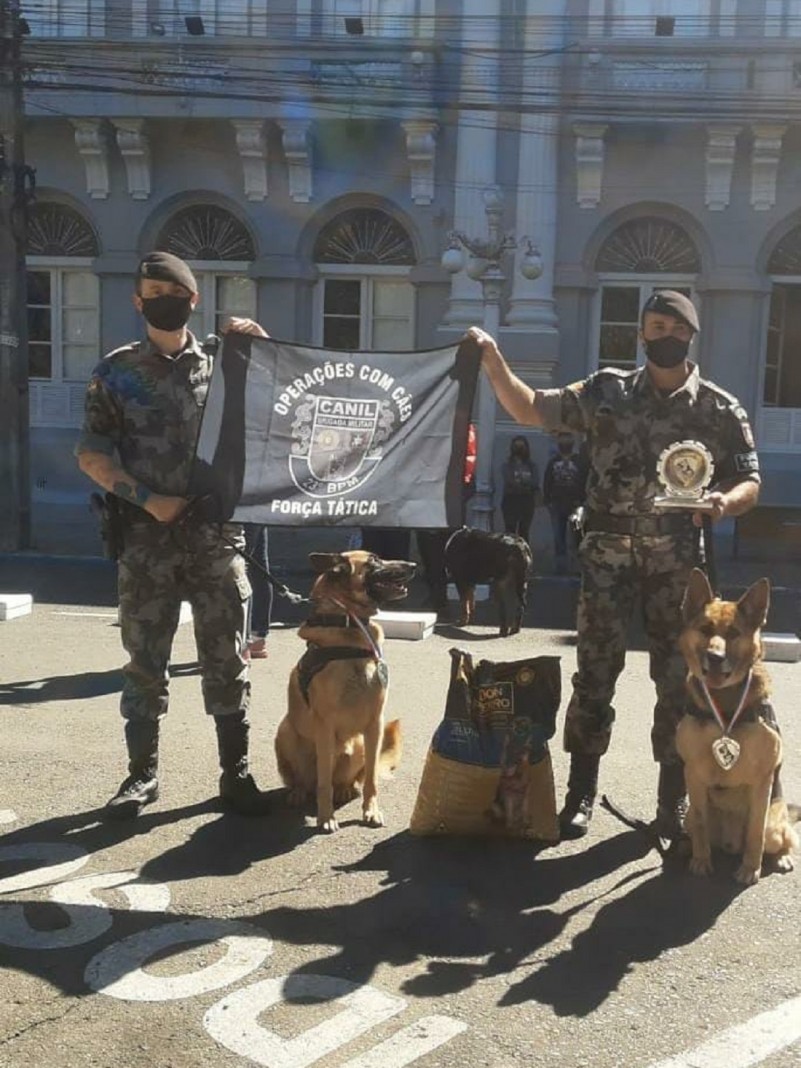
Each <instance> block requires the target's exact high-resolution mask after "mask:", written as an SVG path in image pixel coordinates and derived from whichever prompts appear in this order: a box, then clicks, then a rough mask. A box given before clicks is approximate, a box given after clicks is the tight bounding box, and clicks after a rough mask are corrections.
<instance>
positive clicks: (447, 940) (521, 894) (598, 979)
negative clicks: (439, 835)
mask: <svg viewBox="0 0 801 1068" xmlns="http://www.w3.org/2000/svg"><path fill="white" fill-rule="evenodd" d="M647 854H648V846H647V845H646V844H645V843H644V841H643V839H642V837H641V836H640V835H638V834H636V833H628V832H627V833H624V834H622V835H618V836H617V837H615V838H611V839H606V840H604V841H602V842H598V843H597V844H595V845H593V846H591V847H590V848H589V849H586V850H584V851H581V852H578V853H574V854H571V855H569V856H539V857H537V858H536V859H535V857H534V856H533V855H532V847H531V844H528V845H527V844H526V843H523V842H519V843H514V842H508V841H506V842H477V841H475V840H470V841H464V842H461V841H458V840H443V839H428V840H426V839H416V838H413V837H411V836H410V835H409V834H408V833H406V832H404V833H402V834H400V835H396V836H395V837H394V838H391V839H389V840H387V841H385V842H382V843H381V844H380V845H379V846H377V847H376V848H375V849H374V850H373V852H372V853H371V854H370V855H369V856H368V857H366V858H365V860H363V861H361V862H359V863H358V864H356V865H353V866H352V867H350V868H347V869H344V870H346V871H365V870H367V871H386V878H385V879H384V880H383V883H384V885H385V886H386V889H384V890H382V891H381V892H379V893H378V894H376V895H375V896H373V897H370V898H366V899H364V900H362V901H359V902H354V903H350V904H344V905H340V906H329V907H326V908H320V909H288V908H278V909H275V910H273V911H272V912H268V913H265V914H263V915H262V916H261V917H259V922H264V924H265V926H266V927H267V929H268V930H269V931H270V933H271V934H272V935H273V936H274V937H276V938H279V939H282V940H284V941H287V942H291V943H295V944H302V945H315V944H317V943H325V942H327V943H328V944H330V943H331V941H332V939H333V937H334V932H338V931H341V932H342V936H341V937H342V945H341V948H340V949H338V950H337V952H336V953H334V954H333V955H331V956H328V957H326V958H323V959H320V960H315V961H312V962H310V963H309V964H308V965H305V966H304V967H303V968H301V969H299V972H300V973H303V972H306V971H308V972H311V973H323V974H326V975H341V976H342V977H348V978H350V979H358V980H360V981H363V982H368V981H369V979H370V977H371V976H372V974H373V973H374V972H375V970H376V968H377V966H378V965H379V964H383V963H389V964H394V965H408V964H412V963H414V962H415V961H417V960H420V959H426V958H434V959H433V960H429V962H428V964H427V967H426V971H425V972H424V973H422V974H421V975H419V976H416V977H415V978H413V979H411V980H409V981H407V982H406V983H405V984H404V986H403V989H404V991H405V992H406V993H408V994H410V995H412V996H417V997H438V996H440V995H442V994H449V993H455V992H458V991H461V990H464V989H467V988H468V987H470V986H471V985H472V984H473V983H475V982H477V981H479V980H482V979H487V978H491V977H494V976H508V977H509V980H510V982H509V987H508V990H507V992H506V993H505V994H504V995H503V997H501V998H500V1000H499V1004H500V1005H502V1006H503V1005H516V1004H519V1003H521V1002H526V1001H540V1002H543V1003H545V1004H550V1005H552V1006H553V1007H554V1010H555V1011H556V1012H557V1013H558V1014H559V1015H575V1016H584V1015H587V1014H588V1013H590V1012H591V1011H592V1010H593V1009H595V1008H597V1007H598V1005H600V1004H601V1003H602V1002H603V1001H604V1000H605V999H606V998H607V997H608V996H609V995H610V994H611V993H612V992H613V991H614V990H615V989H616V988H617V986H618V985H619V983H620V981H621V979H622V978H623V976H625V975H626V973H627V972H628V971H629V969H630V968H631V965H632V964H633V963H634V962H635V961H641V960H651V959H653V958H655V957H657V956H659V954H660V953H662V952H664V951H665V950H666V949H670V948H672V947H674V946H678V945H683V944H685V943H687V942H691V941H693V940H694V939H696V938H698V937H699V936H700V935H701V934H703V933H704V932H705V931H706V930H708V929H709V927H711V926H712V925H713V924H714V923H715V921H716V920H717V918H718V916H719V915H720V914H721V913H722V912H723V911H724V910H725V909H726V907H727V906H728V905H729V904H730V903H731V902H732V900H733V899H734V898H735V896H736V895H737V893H738V892H739V888H737V887H736V886H734V885H733V884H732V883H731V882H729V881H728V880H727V881H726V882H725V884H722V883H720V882H717V881H714V880H709V881H707V882H705V883H704V884H700V883H699V882H698V881H697V880H694V879H690V878H689V877H688V876H687V875H686V873H683V872H682V873H681V874H680V875H675V874H673V875H672V874H669V873H666V872H663V871H662V868H661V864H660V865H658V866H657V865H656V864H654V865H652V866H651V867H650V868H646V869H644V870H641V871H638V872H635V873H632V874H629V875H627V876H625V877H624V878H622V879H621V881H620V882H618V883H617V885H616V886H615V887H614V888H613V889H612V890H608V891H606V894H605V895H604V896H608V895H610V894H613V893H618V892H619V891H620V890H621V889H622V888H623V887H625V886H626V885H627V884H628V883H629V882H632V881H639V880H641V879H642V878H643V876H645V875H648V874H649V873H651V878H649V879H648V880H647V881H646V882H644V883H643V882H639V884H638V885H637V886H635V887H634V889H632V890H630V891H629V892H628V893H626V894H625V895H624V896H621V897H617V898H616V899H614V900H613V901H611V902H610V903H609V904H608V905H606V906H603V907H602V908H601V910H600V912H598V914H597V915H596V917H595V920H594V921H593V923H592V925H591V927H590V928H589V930H588V931H586V932H583V933H582V934H580V935H578V936H577V937H576V939H575V940H574V942H573V944H572V946H571V948H570V949H569V950H567V951H565V952H564V953H561V954H559V955H558V956H557V957H555V958H553V959H552V960H550V961H548V962H546V963H545V964H544V965H542V966H539V965H538V964H537V963H536V962H535V961H532V960H531V958H532V957H534V956H536V955H537V954H538V953H540V952H541V951H542V950H543V949H544V948H545V947H546V946H547V945H548V944H549V943H550V942H552V941H553V940H554V939H555V938H556V937H557V936H558V935H560V934H561V932H562V931H563V929H564V928H565V926H566V924H567V923H568V921H569V920H570V919H571V918H572V917H573V916H575V915H577V914H578V913H580V912H581V911H582V910H584V909H586V908H587V907H588V905H591V904H593V903H594V902H596V901H598V900H599V895H597V894H596V895H595V896H593V894H592V884H593V882H595V881H596V880H598V879H599V878H602V877H604V876H607V875H609V874H611V873H612V872H614V871H616V870H617V869H618V868H620V867H622V866H623V865H625V864H628V863H631V862H633V861H636V860H640V859H643V858H644V857H645V856H646V855H647ZM581 887H586V888H587V891H588V893H587V897H586V899H585V900H584V901H583V902H582V903H581V904H578V905H575V906H574V907H572V908H570V909H567V910H565V911H563V912H556V911H555V910H553V909H551V908H549V907H547V906H549V905H552V904H554V903H556V902H558V901H559V900H560V899H561V897H562V896H563V895H564V894H566V893H568V892H569V891H572V890H576V889H578V888H581ZM454 957H465V958H486V959H485V960H484V961H478V962H477V961H475V960H473V959H470V960H465V961H458V960H454V959H453V958H454ZM436 958H440V959H439V960H438V959H436ZM443 958H444V959H443ZM516 973H520V978H519V979H516V978H515V975H516Z"/></svg>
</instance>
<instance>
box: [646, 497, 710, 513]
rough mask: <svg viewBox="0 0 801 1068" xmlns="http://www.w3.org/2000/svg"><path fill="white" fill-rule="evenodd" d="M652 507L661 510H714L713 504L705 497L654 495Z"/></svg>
mask: <svg viewBox="0 0 801 1068" xmlns="http://www.w3.org/2000/svg"><path fill="white" fill-rule="evenodd" d="M654 508H655V509H656V510H658V511H662V512H714V511H715V504H714V502H713V501H710V500H709V499H708V498H707V497H696V498H695V500H693V498H691V497H655V498H654Z"/></svg>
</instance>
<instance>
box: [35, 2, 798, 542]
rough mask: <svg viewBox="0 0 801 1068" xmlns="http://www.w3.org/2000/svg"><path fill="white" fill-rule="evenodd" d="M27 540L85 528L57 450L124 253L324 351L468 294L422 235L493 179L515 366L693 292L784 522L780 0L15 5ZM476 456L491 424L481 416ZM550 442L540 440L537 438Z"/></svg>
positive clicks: (439, 316) (469, 228)
mask: <svg viewBox="0 0 801 1068" xmlns="http://www.w3.org/2000/svg"><path fill="white" fill-rule="evenodd" d="M23 15H24V16H25V19H26V22H27V25H28V28H29V30H30V33H29V34H28V35H26V37H25V38H24V41H23V60H24V64H25V70H26V75H25V78H26V85H25V107H26V156H27V162H28V163H29V164H30V165H31V166H32V167H34V168H35V170H36V179H37V189H36V199H35V201H34V203H33V204H32V207H31V215H30V227H29V242H28V257H27V265H28V332H29V369H30V397H31V408H30V419H31V477H32V501H33V539H34V544H35V546H36V547H37V548H39V549H42V550H44V551H64V550H67V551H73V552H80V551H87V552H88V551H92V550H93V547H94V546H96V534H95V532H94V529H93V521H92V518H91V516H90V515H89V512H88V509H87V508H86V503H85V502H86V498H87V493H88V490H89V486H88V483H87V482H86V480H85V479H83V477H82V476H81V475H80V474H79V473H78V472H77V469H76V467H75V464H74V460H73V458H72V455H71V450H72V445H73V442H74V439H75V434H76V429H77V427H78V426H79V424H80V420H81V414H82V407H83V390H84V384H85V381H86V378H87V375H88V373H89V371H90V370H91V367H92V366H93V365H94V363H95V362H96V361H97V359H98V357H99V356H100V355H102V354H103V353H104V352H106V351H108V350H110V349H111V348H114V347H115V346H117V345H120V344H123V343H124V342H126V341H128V340H131V339H133V338H135V337H137V336H139V334H140V330H141V324H140V321H139V320H138V317H137V315H136V313H135V311H134V308H133V305H132V303H131V291H132V275H133V271H134V269H135V267H136V263H137V261H138V259H139V257H140V256H141V255H142V254H143V253H145V252H147V251H149V250H151V249H153V248H157V247H158V248H166V249H169V250H170V251H173V252H175V253H177V254H178V255H180V256H182V257H183V258H185V259H187V260H188V261H189V262H190V263H191V264H192V266H193V268H194V270H195V272H196V274H197V276H198V279H199V281H200V285H201V303H200V305H199V308H198V310H197V312H196V315H195V318H194V321H193V324H192V325H193V329H194V330H195V332H196V333H198V334H200V335H204V334H207V333H210V332H213V331H215V330H216V329H217V327H218V325H219V322H220V319H221V318H222V317H225V316H226V315H228V314H239V315H247V316H250V317H254V318H257V319H258V320H259V321H260V322H261V323H263V324H264V326H265V327H266V328H267V329H268V330H269V332H270V333H271V334H273V335H274V336H277V337H282V338H285V339H289V340H298V341H304V342H312V343H316V344H325V345H327V346H333V347H338V348H376V349H381V348H398V347H400V348H410V349H411V348H417V349H424V348H430V347H433V346H437V345H440V344H445V343H447V342H448V341H450V340H451V339H453V338H454V337H457V336H458V335H459V334H460V333H461V332H462V330H463V329H464V328H465V326H467V325H469V324H471V323H479V324H480V323H481V322H482V320H483V316H484V305H483V302H482V290H481V286H480V284H479V283H478V282H476V281H473V280H471V279H470V278H469V277H468V276H467V274H466V273H464V272H460V273H458V274H455V275H453V276H451V275H449V274H447V273H446V272H445V271H444V270H443V268H442V266H441V263H440V261H441V257H442V253H443V251H444V249H445V248H446V247H447V243H448V238H447V235H448V232H449V231H451V230H453V229H458V230H461V231H464V232H465V233H467V234H469V235H472V236H476V237H481V236H482V234H484V233H485V231H486V223H487V220H486V216H485V212H484V200H483V194H484V191H485V190H486V189H487V188H489V187H492V186H498V187H500V189H501V190H502V191H503V194H504V205H505V207H504V210H505V225H506V228H507V229H508V230H509V231H510V232H512V233H513V234H514V235H515V237H516V238H518V239H520V238H523V237H524V236H526V237H530V238H531V239H532V240H533V241H534V242H535V243H536V244H537V246H538V248H539V251H540V254H541V257H542V262H543V271H542V273H541V275H540V276H539V277H538V278H535V279H531V278H527V277H525V276H524V275H523V273H522V272H521V270H520V269H519V268H520V265H521V257H522V256H523V255H524V251H525V246H524V244H521V245H520V246H519V251H518V252H516V253H510V254H509V256H508V257H507V262H506V271H505V273H506V275H507V281H506V285H505V292H504V297H503V302H502V320H501V342H502V347H503V348H504V350H505V351H506V352H507V354H508V356H509V358H510V362H511V363H512V365H513V366H514V368H515V370H516V371H517V372H518V373H519V374H520V375H521V376H522V377H523V378H524V379H525V380H526V381H528V382H529V383H530V384H531V385H532V386H553V385H561V384H565V383H567V382H571V381H575V380H576V379H578V378H581V377H584V376H585V375H586V374H588V373H590V372H592V371H593V370H595V369H596V368H598V367H600V366H606V365H615V366H620V367H631V366H633V365H634V364H635V363H636V362H637V361H638V360H641V359H642V355H641V353H640V352H639V351H638V347H637V341H636V332H637V324H638V320H639V312H640V308H641V306H642V303H643V302H644V300H645V299H647V296H648V295H649V293H650V292H651V291H652V290H653V289H654V288H655V287H665V286H670V287H672V288H679V289H682V290H684V291H686V292H687V293H690V294H691V295H692V296H693V297H694V298H696V299H697V301H698V303H699V307H700V315H701V321H702V333H701V336H700V338H699V345H698V350H697V356H698V358H699V362H700V363H701V367H702V373H703V374H705V375H707V376H708V377H710V378H712V379H713V380H714V381H716V382H717V383H718V384H720V385H722V386H723V387H724V388H727V389H730V390H731V391H732V392H734V393H736V394H737V396H738V397H739V398H740V399H741V401H742V402H743V404H744V405H745V407H746V408H747V409H748V411H749V413H750V414H751V417H752V419H753V422H754V426H755V429H756V432H757V438H758V446H759V449H760V455H761V460H762V465H763V469H764V473H765V478H764V482H765V486H764V493H763V499H764V501H765V503H766V505H769V506H772V508H773V511H772V513H771V514H772V515H775V516H778V517H780V519H782V520H783V521H787V520H788V519H789V520H792V517H793V515H794V514H795V512H794V510H798V514H799V515H801V344H799V343H800V342H801V201H800V200H799V197H798V189H799V188H800V187H801V124H799V122H798V120H797V115H798V114H799V105H800V104H801V62H800V61H799V60H797V59H796V58H795V56H796V54H797V46H796V38H801V0H132V2H122V0H38V2H37V3H36V4H35V5H31V11H27V10H26V8H25V5H24V4H23ZM490 431H492V434H493V435H494V437H495V455H494V466H495V469H496V471H497V469H498V468H499V466H500V463H501V461H502V459H503V457H504V455H505V453H506V444H507V441H508V438H509V436H510V435H511V434H512V433H513V427H512V425H511V424H510V423H509V421H508V420H505V418H504V417H503V413H502V412H500V411H499V413H498V420H497V425H496V426H495V427H494V428H482V427H479V436H480V439H481V440H482V441H484V442H485V441H486V440H487V439H488V438H489V436H490ZM531 440H532V444H533V446H534V451H535V454H536V455H537V457H538V459H539V460H540V462H541V466H542V465H544V463H545V460H546V458H547V454H548V448H549V442H548V440H547V439H546V437H545V436H544V435H539V434H532V435H531Z"/></svg>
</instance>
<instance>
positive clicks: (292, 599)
mask: <svg viewBox="0 0 801 1068" xmlns="http://www.w3.org/2000/svg"><path fill="white" fill-rule="evenodd" d="M213 503H214V497H213V496H212V494H210V493H207V494H205V495H203V496H202V497H193V498H192V500H191V501H190V502H189V504H188V505H187V507H186V508H184V510H183V512H181V514H180V516H179V517H178V519H177V520H176V521H175V525H176V526H178V527H184V528H186V527H187V526H188V525H189V522H188V521H189V520H191V519H192V518H193V517H194V516H195V515H196V514H197V513H199V515H200V518H201V519H203V518H204V516H203V510H204V509H205V508H206V507H207V506H208V505H209V504H213ZM218 525H219V527H220V529H219V530H218V531H217V536H218V537H219V539H220V541H221V542H223V544H224V545H227V546H228V548H229V549H233V550H234V552H235V553H236V554H237V555H238V556H241V557H242V559H243V560H246V561H247V562H248V563H249V564H251V565H252V566H253V567H255V568H256V570H257V571H259V572H261V574H262V575H264V577H265V578H266V579H267V581H268V582H269V583H270V585H271V586H272V588H273V589H274V590H275V592H276V593H277V594H278V596H279V597H283V598H285V600H287V601H289V603H290V604H308V603H309V598H308V597H304V596H303V594H301V593H295V591H294V590H290V589H289V587H288V586H285V585H284V583H283V582H279V580H278V579H277V578H276V577H275V575H273V574H271V573H270V571H269V570H268V569H267V568H266V567H265V566H264V564H262V563H260V561H258V560H257V559H256V557H255V556H252V555H251V554H250V553H249V552H248V551H247V550H246V549H240V547H239V546H238V545H237V544H236V542H234V541H232V540H231V538H228V537H226V535H225V534H223V532H222V523H219V524H218Z"/></svg>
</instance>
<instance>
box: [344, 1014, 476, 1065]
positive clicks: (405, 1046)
mask: <svg viewBox="0 0 801 1068" xmlns="http://www.w3.org/2000/svg"><path fill="white" fill-rule="evenodd" d="M466 1030H467V1024H466V1023H463V1022H462V1021H461V1020H454V1019H452V1018H451V1017H450V1016H424V1017H423V1019H421V1020H418V1021H417V1022H416V1023H413V1024H410V1025H409V1026H408V1027H404V1028H403V1029H402V1030H400V1031H397V1032H396V1033H395V1034H394V1035H392V1036H390V1038H388V1039H386V1040H385V1041H384V1042H379V1044H378V1045H377V1046H373V1048H372V1049H369V1050H367V1052H366V1053H362V1054H361V1055H360V1056H359V1057H355V1058H354V1059H353V1060H352V1061H348V1062H347V1064H343V1065H342V1068H406V1065H407V1064H411V1063H412V1062H413V1061H416V1060H417V1059H418V1058H419V1057H424V1056H425V1055H426V1053H430V1052H431V1051H432V1050H434V1049H437V1047H439V1046H444V1045H445V1043H446V1042H450V1040H451V1039H452V1038H455V1037H456V1036H457V1035H460V1034H462V1032H463V1031H466Z"/></svg>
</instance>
